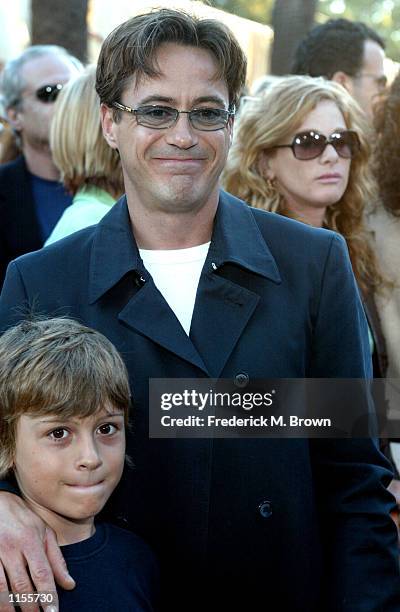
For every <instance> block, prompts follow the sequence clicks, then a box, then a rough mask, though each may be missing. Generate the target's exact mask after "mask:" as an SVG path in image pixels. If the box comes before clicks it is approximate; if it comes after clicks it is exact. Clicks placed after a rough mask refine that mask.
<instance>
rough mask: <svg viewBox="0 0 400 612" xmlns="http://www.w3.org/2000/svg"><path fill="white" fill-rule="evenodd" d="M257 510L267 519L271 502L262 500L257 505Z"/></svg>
mask: <svg viewBox="0 0 400 612" xmlns="http://www.w3.org/2000/svg"><path fill="white" fill-rule="evenodd" d="M258 511H259V513H260V515H261V516H262V517H263V518H265V519H267V518H269V517H270V516H271V515H272V504H271V502H270V501H266V500H265V501H262V502H261V504H259V505H258Z"/></svg>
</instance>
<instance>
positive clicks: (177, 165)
mask: <svg viewBox="0 0 400 612" xmlns="http://www.w3.org/2000/svg"><path fill="white" fill-rule="evenodd" d="M156 59H157V64H158V66H159V69H160V71H161V76H160V77H156V78H143V79H141V80H140V81H139V83H137V84H135V83H134V82H133V81H132V83H131V84H130V85H129V86H128V87H127V88H126V90H125V91H124V93H123V95H122V100H116V102H120V103H122V104H124V105H126V106H130V107H132V108H134V109H136V108H138V107H140V106H144V105H154V104H157V105H162V106H168V107H171V108H176V109H178V110H184V111H190V110H192V109H195V108H202V107H205V108H210V107H211V108H218V109H228V105H229V96H228V88H227V85H226V83H225V82H224V81H222V80H220V79H215V74H216V68H217V67H216V63H215V60H214V58H213V56H212V55H211V54H210V53H209V52H208V51H206V50H204V49H198V48H194V47H189V46H182V45H177V44H172V43H165V44H163V45H161V46H160V48H159V50H158V53H157V58H156ZM102 121H103V130H104V134H105V137H106V139H107V141H108V143H109V144H110V145H111V146H112V147H113V148H117V149H118V150H119V153H120V155H121V162H122V167H123V173H124V180H125V188H126V193H127V197H128V203H129V206H130V209H131V210H137V209H138V207H139V208H141V209H142V210H147V211H148V212H151V211H163V212H167V213H186V212H191V211H196V210H199V209H201V208H203V207H204V206H207V205H209V206H210V208H211V207H214V208H215V206H216V203H217V201H218V180H219V176H220V174H221V172H222V169H223V167H224V165H225V162H226V158H227V155H228V150H229V146H230V142H231V132H232V120H231V119H230V120H229V123H228V125H227V126H226V127H224V128H223V129H220V130H217V131H212V132H211V131H208V132H207V131H201V130H199V129H195V128H193V126H192V125H191V124H190V122H189V118H188V115H187V114H181V115H179V119H178V121H177V122H176V123H175V125H173V126H172V127H170V128H167V129H154V128H149V127H144V126H142V125H139V124H138V123H137V121H136V118H135V116H134V115H133V114H130V113H128V112H124V111H122V117H121V120H120V121H119V122H118V123H116V122H114V120H113V111H112V110H111V109H108V108H107V107H105V106H103V107H102Z"/></svg>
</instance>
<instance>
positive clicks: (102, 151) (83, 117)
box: [50, 66, 124, 198]
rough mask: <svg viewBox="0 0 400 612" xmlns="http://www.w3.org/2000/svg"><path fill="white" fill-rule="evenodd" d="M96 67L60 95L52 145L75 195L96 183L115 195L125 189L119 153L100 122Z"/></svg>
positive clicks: (70, 188) (65, 182) (82, 75)
mask: <svg viewBox="0 0 400 612" xmlns="http://www.w3.org/2000/svg"><path fill="white" fill-rule="evenodd" d="M95 80H96V67H95V66H88V67H87V68H86V70H85V71H84V73H82V74H81V75H79V76H78V77H77V78H76V79H73V80H72V81H70V82H69V83H68V84H67V85H66V86H65V87H64V88H63V90H62V91H61V92H60V95H59V96H58V98H57V101H56V104H55V109H54V116H53V120H52V124H51V132H50V147H51V150H52V155H53V160H54V163H55V165H56V166H57V168H58V169H59V171H60V175H61V180H62V181H63V183H64V185H65V187H66V188H67V189H68V190H69V191H71V192H72V194H75V193H76V192H77V191H78V189H80V188H81V187H83V186H85V185H93V186H95V187H99V188H101V189H104V190H105V191H107V192H109V193H110V194H111V195H112V196H114V197H115V198H117V197H119V196H120V195H121V194H122V193H123V192H124V184H123V178H122V169H121V162H120V158H119V154H118V152H117V151H116V150H115V149H112V148H111V147H109V146H108V144H107V143H106V141H105V140H104V138H103V133H102V129H101V124H100V100H99V96H98V95H97V93H96V90H95Z"/></svg>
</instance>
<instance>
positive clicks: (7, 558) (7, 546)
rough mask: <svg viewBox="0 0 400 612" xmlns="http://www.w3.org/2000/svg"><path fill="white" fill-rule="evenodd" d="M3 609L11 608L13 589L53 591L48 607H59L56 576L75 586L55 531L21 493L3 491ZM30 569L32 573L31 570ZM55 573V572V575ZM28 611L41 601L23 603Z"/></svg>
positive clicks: (0, 539)
mask: <svg viewBox="0 0 400 612" xmlns="http://www.w3.org/2000/svg"><path fill="white" fill-rule="evenodd" d="M0 533H1V537H0V595H1V599H0V612H11V611H12V610H14V607H13V606H12V605H10V604H8V603H7V602H8V595H7V592H8V585H7V581H6V577H7V579H8V583H9V585H10V589H11V592H12V593H20V594H22V593H35V592H37V593H51V595H52V596H53V597H54V600H53V602H52V603H51V605H49V606H48V607H47V608H45V612H46V610H49V611H50V610H51V612H54V611H55V610H58V597H57V592H56V586H55V581H54V579H56V580H57V582H58V584H60V585H61V586H62V587H63V588H65V589H71V588H74V586H75V582H74V581H73V579H72V578H71V576H70V575H69V573H68V570H67V566H66V563H65V561H64V557H63V556H62V554H61V551H60V548H59V546H58V544H57V540H56V537H55V534H54V532H53V531H52V530H51V529H50V528H49V527H47V525H46V524H45V523H44V522H43V521H42V520H41V519H40V518H39V517H38V516H37V515H36V514H35V513H34V512H32V511H31V510H30V509H29V508H28V506H27V505H26V503H25V502H24V501H23V500H22V499H21V498H20V497H18V496H17V495H15V494H13V493H7V492H5V491H2V492H0ZM27 568H28V570H29V574H28V572H27ZM53 574H54V575H53ZM19 605H20V607H21V610H23V611H24V612H33V611H34V612H36V611H38V610H39V606H38V604H36V605H35V604H22V603H21V604H19ZM52 606H53V607H52Z"/></svg>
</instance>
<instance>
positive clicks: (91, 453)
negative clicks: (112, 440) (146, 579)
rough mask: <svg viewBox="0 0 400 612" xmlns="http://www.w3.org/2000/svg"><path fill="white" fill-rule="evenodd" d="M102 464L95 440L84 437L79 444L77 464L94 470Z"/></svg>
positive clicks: (82, 467) (81, 467)
mask: <svg viewBox="0 0 400 612" xmlns="http://www.w3.org/2000/svg"><path fill="white" fill-rule="evenodd" d="M101 464H102V459H101V455H100V453H99V449H98V448H97V445H96V442H95V441H94V440H92V439H84V440H82V441H81V443H80V445H79V452H78V458H77V465H78V467H79V468H80V469H86V470H94V469H96V468H97V467H99V466H100V465H101Z"/></svg>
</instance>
